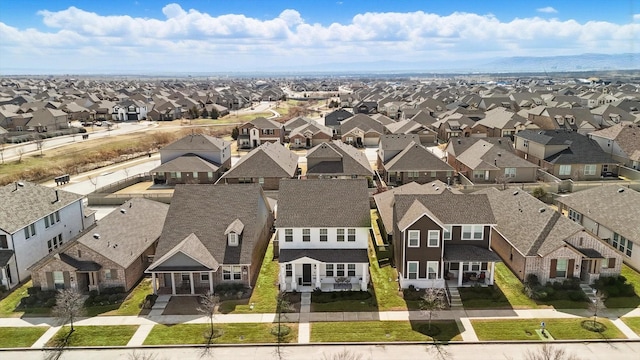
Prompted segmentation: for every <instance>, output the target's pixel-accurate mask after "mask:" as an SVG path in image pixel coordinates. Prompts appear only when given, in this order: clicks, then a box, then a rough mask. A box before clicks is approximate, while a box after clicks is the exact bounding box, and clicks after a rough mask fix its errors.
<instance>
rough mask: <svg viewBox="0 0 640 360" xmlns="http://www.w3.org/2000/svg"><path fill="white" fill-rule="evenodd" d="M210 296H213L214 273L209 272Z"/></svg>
mask: <svg viewBox="0 0 640 360" xmlns="http://www.w3.org/2000/svg"><path fill="white" fill-rule="evenodd" d="M209 294H213V271H209Z"/></svg>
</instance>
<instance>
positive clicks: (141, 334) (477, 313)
mask: <svg viewBox="0 0 640 360" xmlns="http://www.w3.org/2000/svg"><path fill="white" fill-rule="evenodd" d="M310 305H311V294H302V296H301V308H300V313H295V314H287V317H286V321H287V322H298V324H299V325H298V343H300V344H308V343H309V342H310V334H311V328H312V326H313V325H312V323H314V322H327V321H335V322H344V321H424V320H428V315H427V314H425V313H423V312H420V311H381V312H317V313H314V312H310V310H311V306H310ZM158 310H159V309H158ZM592 315H593V313H592V312H590V311H589V310H586V309H562V310H555V309H523V310H510V309H496V310H472V309H469V310H464V309H459V310H445V311H439V312H437V314H435V316H434V319H437V320H455V321H456V323H457V324H458V328H459V329H460V332H461V336H462V341H464V342H477V341H478V337H477V335H476V333H475V331H474V329H473V326H472V325H471V320H482V319H504V320H506V319H568V318H584V317H590V316H592ZM622 316H627V317H640V308H637V309H606V310H603V311H602V312H599V317H602V318H608V319H610V320H611V321H612V323H613V324H614V325H615V326H616V327H617V328H618V329H620V331H621V332H622V333H623V334H624V335H625V336H626V337H627V338H629V339H635V340H637V339H640V336H638V334H636V333H635V332H633V330H631V329H630V328H629V327H628V326H627V325H626V324H625V323H624V322H623V321H622V320H621V319H620V317H622ZM275 318H276V314H269V313H266V314H219V315H216V316H215V317H214V319H213V321H214V323H217V324H225V323H273V322H274V321H275ZM208 322H209V318H208V317H206V316H199V315H147V316H96V317H91V318H82V319H78V320H77V321H75V323H74V324H75V325H76V326H110V325H137V326H139V327H138V329H137V331H136V332H135V334H134V335H133V336H132V338H131V339H130V340H129V343H128V344H127V346H141V345H142V344H143V343H144V341H145V339H146V337H147V336H148V335H149V332H150V331H151V330H152V329H153V326H154V325H156V324H206V323H208ZM57 325H58V324H57V323H56V319H54V318H50V317H40V318H38V317H33V318H30V317H23V318H0V327H26V326H48V327H49V329H48V330H47V331H46V332H45V333H44V334H43V335H42V336H41V337H40V339H38V340H37V341H36V342H35V343H34V344H33V345H32V346H31V347H32V348H42V347H44V346H45V345H46V343H47V342H48V341H49V340H50V339H51V338H52V337H53V336H54V335H55V334H56V332H57V331H58V330H59V329H60V326H57Z"/></svg>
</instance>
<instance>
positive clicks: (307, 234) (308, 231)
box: [302, 229, 311, 242]
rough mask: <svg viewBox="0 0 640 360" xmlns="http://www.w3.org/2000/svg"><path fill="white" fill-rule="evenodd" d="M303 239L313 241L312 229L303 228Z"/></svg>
mask: <svg viewBox="0 0 640 360" xmlns="http://www.w3.org/2000/svg"><path fill="white" fill-rule="evenodd" d="M302 241H304V242H309V241H311V229H302Z"/></svg>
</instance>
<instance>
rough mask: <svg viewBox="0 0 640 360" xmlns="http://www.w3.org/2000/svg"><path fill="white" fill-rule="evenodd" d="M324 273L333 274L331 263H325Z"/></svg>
mask: <svg viewBox="0 0 640 360" xmlns="http://www.w3.org/2000/svg"><path fill="white" fill-rule="evenodd" d="M324 274H325V275H326V276H333V264H327V265H326V267H325V269H324Z"/></svg>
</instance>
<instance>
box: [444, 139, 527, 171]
mask: <svg viewBox="0 0 640 360" xmlns="http://www.w3.org/2000/svg"><path fill="white" fill-rule="evenodd" d="M456 160H458V161H460V162H461V163H462V164H464V165H465V166H467V167H468V168H469V169H471V170H499V169H504V168H537V167H538V166H537V165H535V164H533V163H531V162H529V161H527V160H525V159H523V158H521V157H519V156H517V155H515V154H514V153H512V152H510V151H505V150H504V149H503V148H502V147H500V146H497V145H495V144H491V143H488V142H486V141H484V140H480V141H478V142H476V143H475V144H473V145H472V146H471V147H469V148H468V149H467V150H466V151H464V152H463V153H462V154H460V155H458V156H457V157H456Z"/></svg>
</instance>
